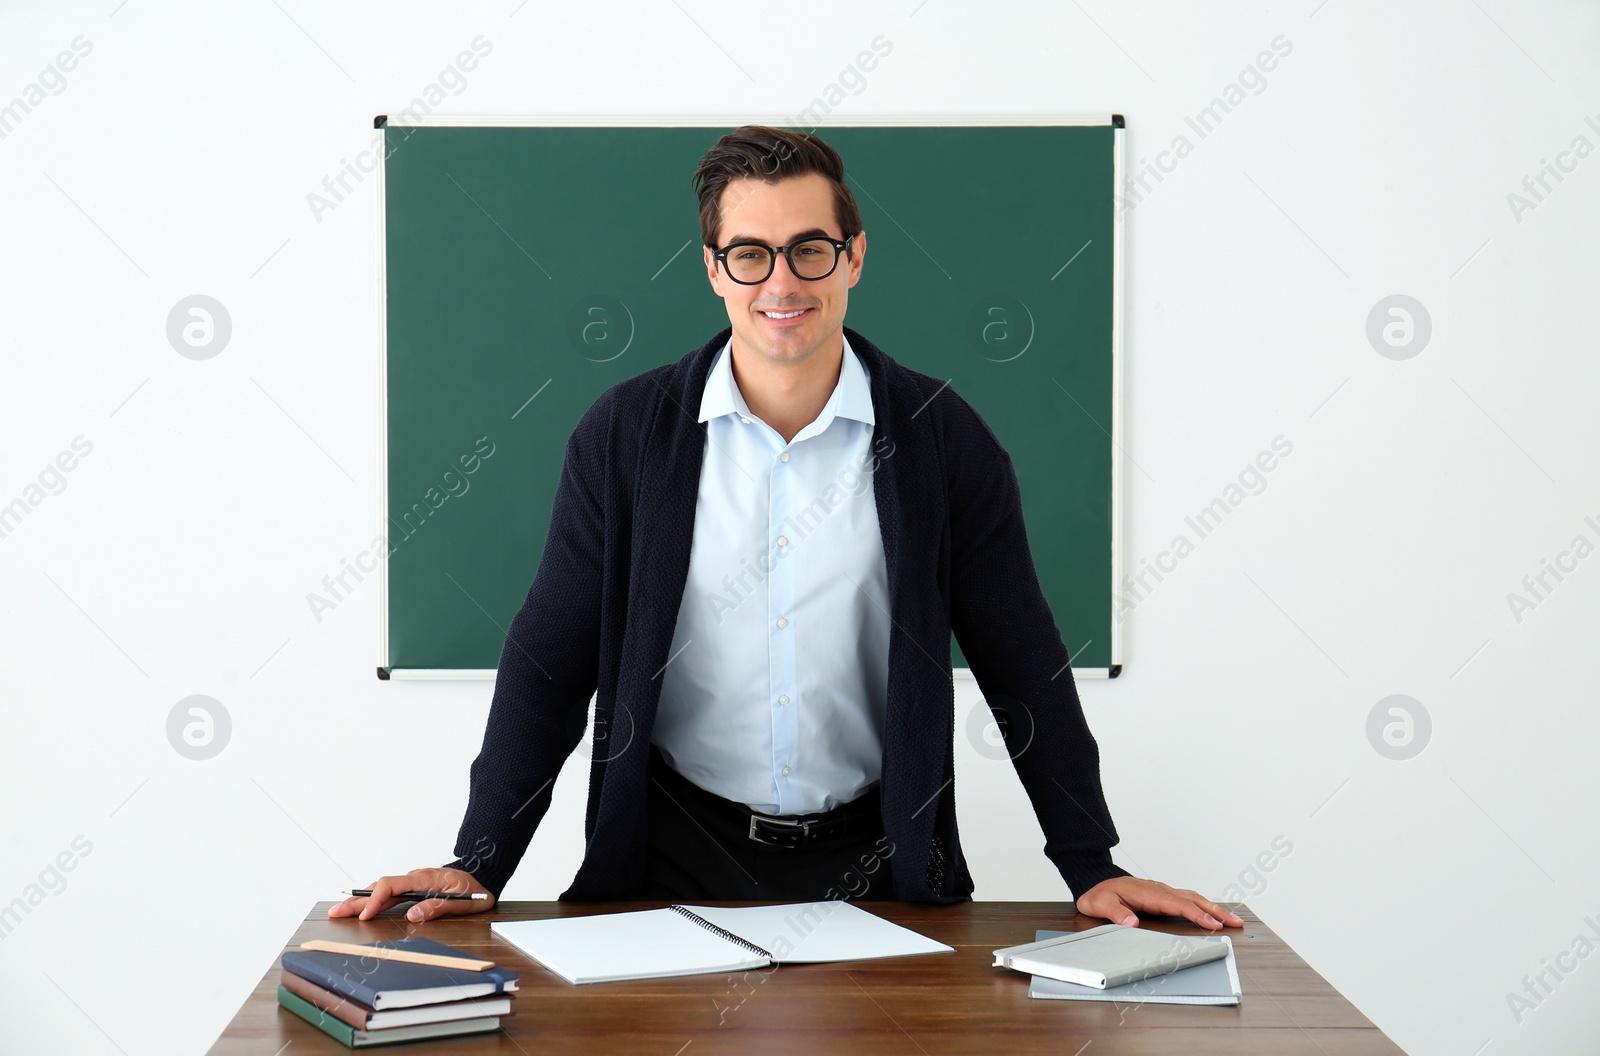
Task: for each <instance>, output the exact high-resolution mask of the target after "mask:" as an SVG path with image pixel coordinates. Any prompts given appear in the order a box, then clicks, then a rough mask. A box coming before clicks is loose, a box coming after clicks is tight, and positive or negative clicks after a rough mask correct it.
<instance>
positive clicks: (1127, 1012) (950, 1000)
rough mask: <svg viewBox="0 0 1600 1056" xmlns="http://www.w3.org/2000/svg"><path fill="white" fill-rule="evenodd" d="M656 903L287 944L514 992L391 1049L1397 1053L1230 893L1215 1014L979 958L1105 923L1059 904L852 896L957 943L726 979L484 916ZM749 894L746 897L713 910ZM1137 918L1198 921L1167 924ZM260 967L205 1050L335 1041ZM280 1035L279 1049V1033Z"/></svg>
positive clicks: (554, 906) (342, 932)
mask: <svg viewBox="0 0 1600 1056" xmlns="http://www.w3.org/2000/svg"><path fill="white" fill-rule="evenodd" d="M665 904H666V903H661V902H613V903H602V904H597V903H568V902H506V903H502V904H500V905H499V906H496V907H495V908H494V909H493V910H492V911H490V912H487V913H480V914H477V915H475V916H467V917H454V918H446V919H443V920H437V921H433V922H430V923H427V924H422V925H412V924H410V923H408V922H407V921H406V920H405V918H404V915H403V911H396V910H391V911H390V912H389V913H388V914H385V915H383V916H381V917H379V918H377V919H375V920H369V921H366V922H357V921H354V920H349V919H345V920H329V919H328V916H327V910H328V906H330V905H332V903H331V902H322V903H318V904H317V906H316V907H315V908H314V909H313V910H312V911H311V913H310V915H308V916H307V917H306V920H305V923H304V924H302V925H301V926H300V928H299V929H298V930H297V931H296V932H295V934H294V936H293V938H292V939H291V940H290V943H289V944H290V946H294V945H297V944H299V943H301V942H303V941H305V940H307V939H314V938H324V939H338V940H342V941H346V942H375V941H378V940H381V939H396V938H401V937H403V936H405V935H409V934H419V935H425V936H427V937H428V938H431V939H436V940H438V941H440V942H445V943H448V944H450V945H452V946H456V947H459V948H461V949H463V950H467V951H470V952H472V953H474V954H477V955H478V956H481V957H486V958H489V959H492V960H494V961H496V962H498V963H500V964H504V965H506V966H508V967H510V968H512V969H513V970H514V971H516V972H518V973H519V974H520V975H521V977H522V978H521V980H520V983H519V986H520V989H519V991H518V993H517V996H516V998H515V1000H514V1001H513V1003H512V1007H513V1008H514V1009H515V1010H516V1011H515V1013H514V1014H513V1015H510V1016H507V1017H506V1018H505V1019H504V1020H503V1023H504V1028H505V1029H504V1030H503V1031H502V1032H501V1033H498V1034H485V1035H480V1036H477V1037H471V1036H468V1037H460V1038H449V1039H443V1040H440V1041H431V1042H427V1041H425V1042H415V1043H409V1044H406V1045H404V1046H402V1047H396V1048H395V1049H394V1050H393V1051H394V1052H395V1053H396V1054H397V1056H410V1054H413V1053H415V1054H419V1056H420V1054H422V1053H430V1054H431V1053H435V1052H437V1053H442V1054H454V1056H476V1054H479V1053H500V1054H510V1056H515V1054H518V1053H521V1054H524V1056H534V1054H541V1056H542V1054H546V1053H653V1054H659V1056H679V1054H682V1056H705V1054H709V1053H735V1052H736V1053H741V1054H748V1053H756V1054H761V1056H765V1054H767V1053H805V1054H807V1056H846V1054H852V1053H864V1052H870V1053H889V1054H898V1053H912V1054H915V1053H922V1054H925V1056H935V1054H940V1053H1066V1054H1067V1056H1077V1054H1079V1053H1082V1054H1083V1056H1111V1054H1133V1053H1148V1054H1177V1053H1182V1054H1185V1056H1190V1054H1193V1056H1201V1054H1215V1056H1240V1054H1254V1053H1260V1054H1269V1053H1270V1054H1272V1056H1371V1054H1379V1053H1383V1054H1394V1053H1401V1051H1402V1050H1401V1049H1400V1048H1399V1047H1398V1046H1396V1045H1395V1044H1394V1043H1393V1042H1392V1041H1390V1040H1389V1039H1388V1038H1387V1037H1386V1036H1385V1035H1384V1034H1383V1032H1382V1031H1380V1030H1378V1028H1377V1027H1375V1026H1373V1025H1372V1023H1371V1022H1369V1021H1368V1020H1367V1019H1366V1017H1364V1016H1363V1015H1362V1014H1361V1013H1360V1012H1358V1011H1356V1009H1355V1007H1354V1006H1352V1005H1351V1004H1350V1003H1349V1002H1348V1001H1346V1000H1345V999H1344V998H1343V997H1342V996H1341V995H1340V994H1339V992H1338V991H1337V990H1335V989H1334V988H1333V987H1332V986H1330V985H1329V984H1328V982H1327V981H1326V980H1325V979H1323V978H1322V977H1321V976H1320V975H1318V974H1317V973H1316V972H1314V971H1312V969H1311V968H1310V967H1309V966H1308V965H1307V964H1306V963H1305V962H1304V961H1303V960H1301V959H1300V957H1299V955H1297V954H1296V953H1295V952H1294V951H1293V950H1291V949H1290V948H1289V947H1288V946H1286V945H1285V944H1284V942H1283V940H1281V939H1279V938H1278V937H1277V936H1276V935H1274V934H1273V933H1272V931H1271V930H1270V929H1269V928H1267V927H1266V926H1265V925H1263V924H1262V923H1261V922H1260V921H1259V920H1258V919H1256V917H1255V915H1254V914H1253V913H1251V912H1250V911H1249V909H1248V908H1247V907H1246V906H1244V905H1243V904H1236V905H1233V906H1231V907H1230V908H1232V909H1233V910H1234V912H1236V913H1238V914H1239V916H1240V917H1242V918H1244V920H1245V926H1244V927H1243V928H1242V929H1240V928H1230V929H1228V931H1227V934H1229V935H1230V936H1232V938H1233V944H1234V947H1235V949H1236V951H1237V958H1238V962H1239V976H1240V981H1241V982H1242V984H1243V988H1244V997H1243V1002H1242V1004H1240V1005H1237V1006H1230V1007H1220V1008H1218V1007H1189V1006H1181V1005H1153V1004H1141V1005H1115V1004H1111V1003H1099V1002H1095V1003H1085V1002H1076V1001H1034V1000H1031V999H1030V998H1029V997H1028V977H1027V976H1025V975H1023V974H1021V973H1017V972H1010V971H1007V970H1005V969H1002V968H994V967H991V965H992V963H993V960H994V958H993V956H992V955H991V953H992V951H993V950H995V949H997V948H999V947H1001V946H1008V945H1012V944H1014V943H1019V942H1029V941H1032V939H1033V937H1034V929H1036V928H1055V929H1057V930H1063V931H1077V930H1081V929H1084V928H1089V927H1094V926H1096V925H1099V924H1103V923H1105V921H1103V920H1099V919H1097V918H1093V917H1083V916H1078V915H1077V914H1076V913H1075V912H1074V911H1073V907H1072V903H1070V902H967V903H961V904H958V905H953V906H932V905H920V904H915V903H905V902H867V903H862V906H863V907H864V908H866V909H868V910H870V911H871V912H874V913H877V914H879V915H880V916H883V917H886V918H888V919H889V920H893V921H895V922H896V923H899V924H903V925H905V926H906V927H908V928H911V929H912V930H914V931H918V932H921V933H922V934H924V935H928V936H930V937H932V938H935V939H938V940H939V941H941V942H945V943H948V944H949V945H951V946H954V947H955V948H956V952H955V953H954V954H927V955H922V956H916V957H900V958H890V959H886V960H881V961H851V962H847V963H841V964H805V965H789V966H785V967H782V968H776V969H762V970H756V971H750V972H746V973H744V974H743V975H740V976H728V975H699V976H690V977H683V978H677V979H656V980H646V981H639V982H623V983H593V984H590V985H587V986H571V985H569V984H567V983H565V982H563V981H562V980H560V979H558V978H557V977H556V976H554V975H551V974H550V973H549V972H547V971H545V970H544V969H543V968H541V967H539V966H538V965H537V964H534V963H532V962H531V961H529V960H528V959H527V958H525V957H523V956H522V955H521V954H519V953H518V952H517V951H516V950H515V949H514V948H513V947H510V946H508V945H506V944H504V943H501V942H500V941H498V940H497V939H495V938H494V937H493V936H492V935H490V934H489V925H490V923H491V922H492V921H495V920H534V919H542V918H546V917H561V916H575V915H582V914H587V913H607V912H620V911H624V910H630V909H655V908H659V907H660V906H662V905H665ZM718 904H720V905H749V904H750V903H738V902H729V903H718ZM1142 923H1143V926H1145V927H1150V928H1154V929H1157V930H1160V931H1165V932H1171V933H1173V934H1182V935H1199V934H1206V932H1205V931H1204V930H1203V929H1201V928H1198V927H1195V926H1194V925H1192V924H1190V923H1188V922H1187V921H1184V920H1181V919H1178V918H1166V917H1156V918H1143V920H1142ZM278 970H279V965H278V964H277V963H276V962H274V963H273V965H272V967H271V968H270V969H269V970H268V972H267V974H266V975H265V976H263V977H262V979H261V982H260V983H259V984H258V985H257V986H256V989H255V992H254V993H252V994H251V995H250V999H249V1000H248V1001H246V1002H245V1004H244V1007H243V1008H241V1009H240V1010H239V1013H238V1015H236V1016H234V1018H233V1022H232V1023H230V1024H229V1025H228V1028H227V1030H225V1031H223V1033H222V1037H221V1038H220V1039H218V1041H217V1043H216V1044H215V1045H214V1046H213V1047H212V1049H211V1051H212V1052H213V1053H215V1054H219V1056H232V1054H246V1053H248V1054H250V1056H277V1054H279V1053H282V1056H308V1054H314V1053H340V1052H348V1051H349V1050H347V1049H346V1048H345V1047H344V1046H343V1045H341V1044H339V1043H338V1042H337V1041H335V1040H334V1039H332V1038H330V1037H328V1036H327V1035H325V1034H322V1033H321V1032H320V1031H318V1030H317V1029H316V1028H314V1027H312V1026H311V1025H310V1024H308V1023H305V1022H303V1021H302V1020H300V1019H298V1018H296V1017H295V1016H294V1015H292V1014H291V1013H289V1012H287V1011H283V1010H280V1009H279V1008H278V1004H277V997H276V994H277V985H278ZM291 1043H292V1044H291Z"/></svg>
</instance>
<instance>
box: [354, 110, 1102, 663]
mask: <svg viewBox="0 0 1600 1056" xmlns="http://www.w3.org/2000/svg"><path fill="white" fill-rule="evenodd" d="M744 124H767V125H772V126H775V127H794V120H793V118H791V117H778V116H772V115H766V116H760V115H757V116H751V115H740V116H722V117H706V116H689V117H666V116H660V115H584V116H574V115H522V116H501V115H479V116H472V115H460V116H457V115H442V114H427V115H419V114H406V113H402V114H399V115H394V116H390V115H381V114H380V115H379V116H377V117H376V118H374V119H373V127H374V128H375V129H377V130H379V136H380V144H382V142H383V140H382V138H381V137H383V135H384V132H383V130H384V129H386V128H389V127H401V128H526V127H564V128H587V127H598V128H612V127H621V128H627V127H667V128H734V127H738V126H739V125H744ZM1035 125H1038V126H1110V127H1111V130H1112V186H1111V188H1110V194H1111V196H1112V199H1113V201H1115V202H1117V203H1119V204H1118V207H1117V208H1115V209H1114V211H1113V216H1114V219H1113V223H1112V264H1111V268H1112V274H1111V289H1112V297H1111V300H1112V303H1111V319H1110V330H1111V335H1110V336H1111V340H1110V345H1111V348H1110V354H1111V408H1110V411H1111V415H1110V416H1111V427H1110V430H1109V434H1110V439H1111V473H1110V479H1111V496H1110V504H1111V508H1110V527H1111V539H1110V551H1111V552H1110V568H1111V584H1110V603H1111V606H1112V612H1111V619H1110V637H1111V641H1110V664H1109V666H1107V667H1086V668H1080V667H1077V666H1076V665H1074V666H1073V668H1072V673H1073V677H1074V678H1094V679H1107V678H1116V677H1118V676H1119V675H1120V674H1121V673H1122V666H1123V663H1122V622H1121V620H1120V619H1119V617H1118V614H1117V612H1116V601H1117V598H1118V594H1117V589H1118V586H1119V584H1120V582H1121V580H1122V578H1123V572H1122V570H1123V534H1124V523H1125V522H1124V510H1123V500H1124V492H1125V489H1124V486H1123V461H1124V457H1123V452H1124V451H1125V448H1124V446H1123V427H1124V417H1125V416H1124V414H1123V391H1124V390H1123V360H1124V355H1123V346H1124V335H1125V324H1124V320H1123V311H1124V300H1125V287H1126V282H1125V279H1126V273H1125V264H1126V232H1125V225H1126V223H1127V217H1126V211H1125V210H1124V209H1122V208H1121V207H1120V203H1121V201H1122V196H1121V193H1120V191H1121V190H1122V188H1123V186H1124V181H1125V178H1126V175H1125V174H1126V171H1127V167H1126V158H1125V155H1126V139H1127V127H1126V121H1125V119H1124V118H1123V116H1122V115H1121V114H1061V115H1051V114H1044V115H1016V114H1008V115H959V116H957V115H843V114H830V115H828V120H827V121H826V123H824V124H820V125H817V126H816V127H815V128H813V129H812V130H813V131H819V132H825V131H826V129H827V128H829V127H848V128H863V127H865V128H870V127H902V126H904V127H968V126H976V127H986V126H1035ZM385 157H386V150H385V149H382V147H381V146H380V149H379V150H378V151H377V164H376V171H375V189H376V207H377V208H376V217H377V223H376V228H377V245H376V258H377V259H376V273H377V274H376V279H377V296H376V299H375V300H376V327H377V339H378V355H377V374H378V377H377V465H378V474H377V478H378V479H377V500H378V501H377V529H378V535H379V537H380V538H384V539H387V538H388V534H389V531H390V525H389V495H388V483H389V464H388V450H387V447H388V424H389V422H388V417H389V413H388V412H389V408H388V395H389V394H388V357H389V346H388V314H389V313H388V275H387V269H388V258H387V245H386V237H385V236H386V224H387V204H386V194H385V164H384V161H385ZM375 578H376V580H377V593H378V606H377V608H378V643H377V644H378V664H377V667H376V670H377V676H378V678H379V679H382V680H384V681H388V680H391V679H397V680H415V681H492V680H493V679H494V678H495V677H496V674H497V670H496V669H495V668H482V669H478V668H406V667H393V666H391V657H390V642H389V597H390V592H389V562H388V555H386V554H384V555H380V557H379V561H378V569H377V571H376V573H375ZM1067 644H1068V646H1069V648H1070V647H1071V644H1072V643H1070V642H1069V643H1067ZM952 672H953V675H954V677H955V678H956V679H957V680H971V679H972V677H973V676H972V672H971V669H970V668H965V667H953V668H952Z"/></svg>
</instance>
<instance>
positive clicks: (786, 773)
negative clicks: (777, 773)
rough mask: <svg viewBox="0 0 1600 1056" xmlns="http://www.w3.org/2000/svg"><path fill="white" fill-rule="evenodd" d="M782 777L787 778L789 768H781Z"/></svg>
mask: <svg viewBox="0 0 1600 1056" xmlns="http://www.w3.org/2000/svg"><path fill="white" fill-rule="evenodd" d="M783 776H784V777H788V776H789V768H788V767H787V766H786V767H784V768H783Z"/></svg>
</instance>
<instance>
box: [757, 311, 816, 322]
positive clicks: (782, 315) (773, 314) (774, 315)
mask: <svg viewBox="0 0 1600 1056" xmlns="http://www.w3.org/2000/svg"><path fill="white" fill-rule="evenodd" d="M811 310H812V309H810V308H794V309H791V310H789V311H779V310H777V309H769V308H764V309H761V314H762V316H764V317H765V318H767V319H771V320H772V321H773V322H775V323H781V322H787V321H788V320H791V319H798V318H800V317H801V316H802V315H805V314H806V313H807V312H809V311H811Z"/></svg>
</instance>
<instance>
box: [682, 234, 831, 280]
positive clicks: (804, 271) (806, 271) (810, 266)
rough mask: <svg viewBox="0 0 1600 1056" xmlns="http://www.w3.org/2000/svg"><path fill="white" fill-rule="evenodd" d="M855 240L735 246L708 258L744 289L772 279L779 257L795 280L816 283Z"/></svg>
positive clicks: (814, 239) (821, 237) (815, 238)
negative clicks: (713, 260)
mask: <svg viewBox="0 0 1600 1056" xmlns="http://www.w3.org/2000/svg"><path fill="white" fill-rule="evenodd" d="M854 240H855V236H854V235H851V236H850V237H849V238H847V239H845V240H844V241H843V242H840V241H839V240H838V239H834V238H828V237H827V236H826V235H813V236H812V237H810V238H806V239H802V240H801V241H799V242H795V243H794V244H792V245H788V246H769V245H766V244H765V243H762V242H734V243H733V244H731V245H728V246H724V247H723V248H722V249H719V250H717V251H715V252H714V253H712V254H711V255H712V257H713V258H714V259H716V260H720V261H722V267H723V268H724V269H725V270H726V271H727V273H728V278H730V279H732V280H733V281H734V282H737V283H739V284H740V285H743V286H759V285H760V284H761V283H763V282H766V281H767V279H769V278H771V277H772V269H773V268H775V267H776V266H777V264H778V254H780V253H781V254H783V256H784V257H786V258H787V259H788V261H789V270H790V271H792V272H794V274H795V277H796V278H800V279H805V280H806V281H807V282H815V281H816V280H818V279H825V278H827V277H828V276H829V275H832V274H833V269H834V268H836V267H838V266H839V255H840V254H841V253H848V252H849V251H850V244H851V242H853V241H854Z"/></svg>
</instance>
